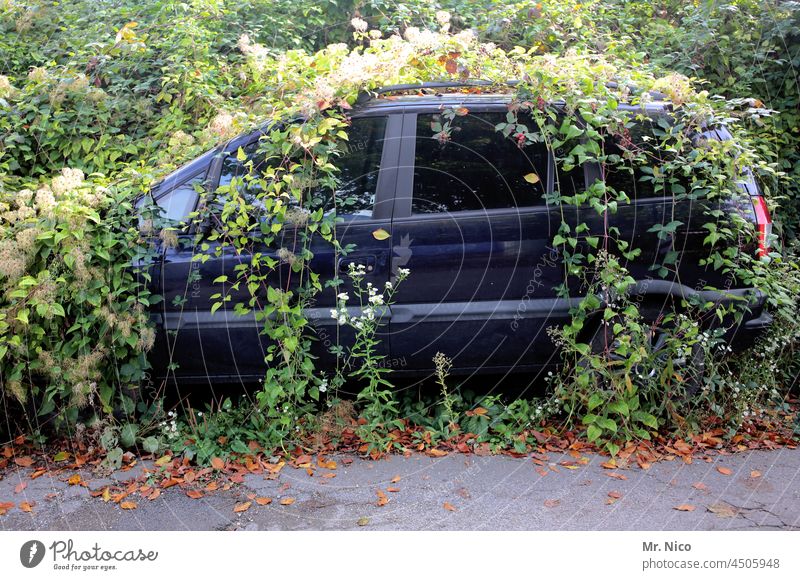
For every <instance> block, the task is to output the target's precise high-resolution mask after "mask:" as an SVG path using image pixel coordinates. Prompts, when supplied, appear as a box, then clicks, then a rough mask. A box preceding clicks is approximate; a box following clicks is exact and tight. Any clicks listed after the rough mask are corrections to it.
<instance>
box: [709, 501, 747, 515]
mask: <svg viewBox="0 0 800 580" xmlns="http://www.w3.org/2000/svg"><path fill="white" fill-rule="evenodd" d="M707 509H708V511H710V512H711V513H712V514H716V516H717V517H718V518H735V517H736V515H737V514H738V513H739V510H737V509H736V508H734V507H733V506H731V505H728V504H726V503H715V504H711V505H710V506H708V508H707Z"/></svg>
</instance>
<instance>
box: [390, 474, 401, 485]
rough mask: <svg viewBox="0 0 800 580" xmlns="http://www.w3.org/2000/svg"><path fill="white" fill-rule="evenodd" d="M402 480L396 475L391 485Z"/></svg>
mask: <svg viewBox="0 0 800 580" xmlns="http://www.w3.org/2000/svg"><path fill="white" fill-rule="evenodd" d="M400 479H401V478H400V476H399V475H395V476H394V477H393V478H392V481H391V483H397V482H398V481H400Z"/></svg>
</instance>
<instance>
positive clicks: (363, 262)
mask: <svg viewBox="0 0 800 580" xmlns="http://www.w3.org/2000/svg"><path fill="white" fill-rule="evenodd" d="M351 264H352V265H353V266H354V267H356V268H358V267H359V266H364V269H365V270H366V271H367V272H373V271H374V270H375V266H376V265H377V264H378V258H377V257H376V256H351V257H348V258H339V272H341V273H347V272H349V271H350V265H351Z"/></svg>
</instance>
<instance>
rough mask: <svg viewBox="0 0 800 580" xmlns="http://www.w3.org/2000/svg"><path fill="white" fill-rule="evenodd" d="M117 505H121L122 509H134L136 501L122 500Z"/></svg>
mask: <svg viewBox="0 0 800 580" xmlns="http://www.w3.org/2000/svg"><path fill="white" fill-rule="evenodd" d="M119 507H121V508H122V509H124V510H135V509H136V502H133V501H124V502H122V503H121V504H119Z"/></svg>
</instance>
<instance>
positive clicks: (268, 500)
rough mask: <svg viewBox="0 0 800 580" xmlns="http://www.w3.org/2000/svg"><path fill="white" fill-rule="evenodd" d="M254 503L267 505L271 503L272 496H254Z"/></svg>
mask: <svg viewBox="0 0 800 580" xmlns="http://www.w3.org/2000/svg"><path fill="white" fill-rule="evenodd" d="M256 503H257V504H258V505H269V504H271V503H272V498H271V497H257V498H256Z"/></svg>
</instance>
